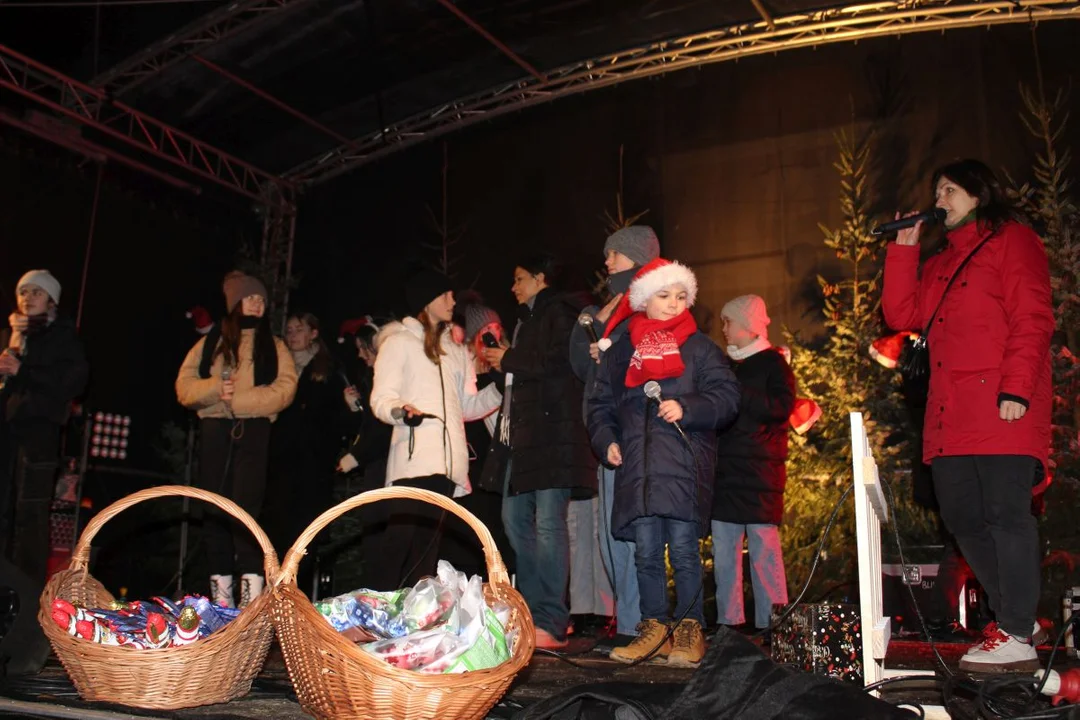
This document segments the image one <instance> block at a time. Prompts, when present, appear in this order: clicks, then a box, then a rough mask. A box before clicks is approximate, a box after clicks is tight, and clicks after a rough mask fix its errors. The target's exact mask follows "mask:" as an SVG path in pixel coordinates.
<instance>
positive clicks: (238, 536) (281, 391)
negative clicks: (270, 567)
mask: <svg viewBox="0 0 1080 720" xmlns="http://www.w3.org/2000/svg"><path fill="white" fill-rule="evenodd" d="M223 289H224V292H225V301H226V307H227V308H228V314H227V315H226V316H225V318H224V319H223V320H222V321H221V323H220V325H219V326H217V327H215V328H214V329H213V330H211V331H210V332H209V333H208V334H207V335H206V337H204V338H202V339H200V340H199V341H198V342H197V343H195V346H194V347H193V348H191V350H190V351H189V352H188V354H187V357H186V358H184V363H183V365H181V366H180V372H179V374H178V375H177V377H176V397H177V399H178V400H179V401H180V404H181V405H183V406H184V407H186V408H188V409H190V410H195V411H196V412H197V413H198V415H199V418H200V422H199V431H200V453H199V475H198V478H197V481H196V482H197V484H198V486H199V487H200V488H203V489H204V490H210V491H212V492H216V493H218V494H219V495H224V496H225V497H227V498H229V499H230V500H232V501H233V502H235V503H236V504H237V505H239V506H240V507H242V508H244V510H246V511H247V512H248V513H250V514H251V515H252V517H254V518H256V519H258V517H259V514H260V512H261V511H262V505H263V497H264V494H265V491H266V465H267V459H268V454H269V446H270V423H271V422H273V420H274V419H275V418H276V417H277V415H278V413H280V412H281V411H282V410H284V409H285V408H286V407H288V406H289V403H291V402H292V399H293V395H294V394H295V393H296V366H295V364H294V363H293V359H292V356H291V355H290V354H289V349H288V348H287V347H286V346H285V343H284V342H282V341H281V340H280V339H278V338H276V337H274V336H273V334H272V333H271V332H270V321H269V318H268V317H267V315H266V287H265V286H264V285H263V284H262V283H261V282H260V281H259V280H257V279H256V278H253V277H251V276H249V275H245V274H243V273H240V272H234V273H230V274H229V275H227V276H226V278H225V284H224V288H223ZM203 537H204V539H205V541H206V554H207V560H208V563H209V566H210V573H211V575H210V593H211V597H212V598H213V600H214V601H215V602H223V603H225V604H226V605H229V606H230V607H231V606H232V605H233V577H234V574H235V573H236V572H237V571H239V573H240V579H241V583H240V584H241V588H240V604H241V605H242V606H243V605H246V604H247V603H248V602H250V601H251V600H252V599H254V598H255V597H257V596H258V595H260V594H261V593H262V589H263V585H264V582H265V578H263V574H262V573H263V555H262V550H260V549H259V546H258V545H257V544H256V543H255V541H254V539H253V538H252V537H251V534H250V533H249V532H247V530H246V529H245V528H244V527H242V526H241V525H240V524H239V523H236V522H235V521H233V520H232V518H230V517H229V516H227V515H225V514H224V513H222V512H221V511H219V510H217V509H216V508H208V509H207V511H206V515H205V522H204V528H203Z"/></svg>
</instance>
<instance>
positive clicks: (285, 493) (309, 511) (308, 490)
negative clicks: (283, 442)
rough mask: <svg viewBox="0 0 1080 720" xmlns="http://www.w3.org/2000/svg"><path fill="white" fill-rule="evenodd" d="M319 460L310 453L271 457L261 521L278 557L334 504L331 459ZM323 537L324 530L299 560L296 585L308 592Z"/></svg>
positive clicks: (312, 585) (280, 557)
mask: <svg viewBox="0 0 1080 720" xmlns="http://www.w3.org/2000/svg"><path fill="white" fill-rule="evenodd" d="M319 460H320V458H317V457H314V456H311V455H293V456H288V457H274V458H273V459H272V460H271V463H270V468H269V470H268V472H267V483H266V499H265V501H264V503H263V512H262V521H261V522H260V524H261V525H262V528H263V530H265V531H266V534H267V535H268V536H269V538H270V542H272V543H273V544H274V549H275V550H277V552H278V559H282V560H283V559H284V558H285V553H286V552H288V550H289V548H290V547H292V544H293V543H294V542H296V539H297V538H298V537H300V533H302V532H303V531H304V530H306V529H307V527H308V525H310V524H311V521H312V520H314V519H315V518H317V517H319V515H322V513H323V512H324V511H326V510H328V509H329V508H330V507H331V506H332V505H333V504H334V502H333V501H334V476H333V473H332V465H331V462H330V461H329V460H328V461H327V462H325V463H320V462H319ZM326 537H327V533H325V532H324V533H320V534H319V535H318V536H317V537H316V538H315V540H314V541H313V542H312V544H311V546H309V547H308V553H307V555H306V556H305V557H304V558H303V559H302V560H301V561H300V568H299V571H298V572H297V574H296V584H297V587H299V588H300V590H301V591H302V592H305V593H309V594H310V593H311V591H312V588H313V587H314V580H315V558H316V557H317V556H318V554H319V548H320V547H321V546H322V544H323V542H324V541H325V539H326Z"/></svg>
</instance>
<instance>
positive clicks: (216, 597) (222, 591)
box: [210, 575, 234, 607]
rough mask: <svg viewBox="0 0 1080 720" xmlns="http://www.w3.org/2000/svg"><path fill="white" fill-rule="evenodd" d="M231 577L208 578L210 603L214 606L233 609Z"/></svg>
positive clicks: (212, 576) (217, 576)
mask: <svg viewBox="0 0 1080 720" xmlns="http://www.w3.org/2000/svg"><path fill="white" fill-rule="evenodd" d="M232 591H233V584H232V575H211V576H210V602H212V603H214V604H215V605H224V606H225V607H234V605H233V592H232Z"/></svg>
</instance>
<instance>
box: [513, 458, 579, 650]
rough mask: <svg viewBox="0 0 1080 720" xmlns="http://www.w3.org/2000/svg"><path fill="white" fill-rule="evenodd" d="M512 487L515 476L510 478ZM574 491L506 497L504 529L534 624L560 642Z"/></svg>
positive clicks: (564, 617) (567, 620)
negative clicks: (569, 521) (568, 523)
mask: <svg viewBox="0 0 1080 720" xmlns="http://www.w3.org/2000/svg"><path fill="white" fill-rule="evenodd" d="M507 484H509V473H508V474H507ZM569 510H570V488H555V489H552V490H534V491H533V492H526V493H521V494H519V495H507V494H505V493H504V495H503V507H502V516H503V525H505V526H506V537H507V538H508V539H509V540H510V546H511V547H513V548H514V555H515V556H516V557H517V573H516V575H517V589H518V591H519V592H520V593H521V595H522V597H524V598H525V602H526V603H527V604H528V606H529V611H530V612H532V616H533V623H534V624H535V625H536V627H537V628H540V629H542V630H546V631H547V632H549V633H550V634H551V635H552V636H554V637H555V639H557V640H564V639H565V638H566V627H567V626H568V625H569V624H570V608H569V607H568V606H567V604H566V590H567V584H568V583H569V581H570V535H569V532H568V531H567V528H566V515H567V512H569Z"/></svg>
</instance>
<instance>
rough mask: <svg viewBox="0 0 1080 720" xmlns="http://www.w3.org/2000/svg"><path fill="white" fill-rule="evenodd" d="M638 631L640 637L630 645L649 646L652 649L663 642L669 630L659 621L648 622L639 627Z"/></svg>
mask: <svg viewBox="0 0 1080 720" xmlns="http://www.w3.org/2000/svg"><path fill="white" fill-rule="evenodd" d="M637 631H638V636H637V637H636V638H634V639H633V640H632V641H631V642H630V644H631V645H648V646H649V647H650V648H651V647H652V646H653V645H656V644H657V643H658V642H660V641H661V639H662V638H663V637H664V635H666V634H667V631H668V629H667V627H666V626H665V625H664V624H663V623H662V622H660V621H658V620H647V621H644V622H642V623H640V624H639V625H638V626H637Z"/></svg>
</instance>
